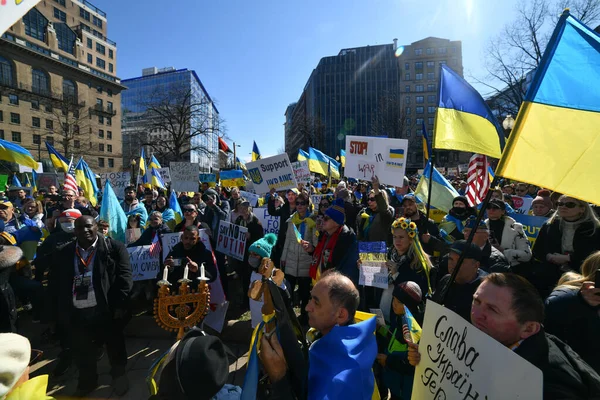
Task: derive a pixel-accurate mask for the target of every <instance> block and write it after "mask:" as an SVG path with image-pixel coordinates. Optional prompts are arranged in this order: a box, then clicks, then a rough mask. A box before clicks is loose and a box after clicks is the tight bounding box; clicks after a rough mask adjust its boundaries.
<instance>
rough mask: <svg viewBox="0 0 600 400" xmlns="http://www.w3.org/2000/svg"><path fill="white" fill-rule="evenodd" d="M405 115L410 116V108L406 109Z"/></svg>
mask: <svg viewBox="0 0 600 400" xmlns="http://www.w3.org/2000/svg"><path fill="white" fill-rule="evenodd" d="M404 114H406V115H410V107H406V108H405V109H404Z"/></svg>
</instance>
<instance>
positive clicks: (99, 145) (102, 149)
mask: <svg viewBox="0 0 600 400" xmlns="http://www.w3.org/2000/svg"><path fill="white" fill-rule="evenodd" d="M98 151H101V152H104V143H98Z"/></svg>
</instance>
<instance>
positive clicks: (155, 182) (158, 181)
mask: <svg viewBox="0 0 600 400" xmlns="http://www.w3.org/2000/svg"><path fill="white" fill-rule="evenodd" d="M150 165H152V164H150ZM150 176H151V178H152V179H151V184H152V186H154V187H157V188H161V189H166V188H167V185H165V181H163V179H162V177H161V176H160V172H158V169H156V168H154V167H152V168H150Z"/></svg>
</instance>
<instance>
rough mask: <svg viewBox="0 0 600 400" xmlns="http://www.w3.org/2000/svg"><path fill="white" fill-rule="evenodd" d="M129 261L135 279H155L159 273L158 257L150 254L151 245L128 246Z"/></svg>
mask: <svg viewBox="0 0 600 400" xmlns="http://www.w3.org/2000/svg"><path fill="white" fill-rule="evenodd" d="M127 252H128V253H129V262H130V263H131V272H132V277H133V280H134V281H145V280H148V279H154V278H156V276H157V275H158V269H159V260H158V257H156V256H155V257H153V256H152V255H150V245H147V246H137V247H128V248H127Z"/></svg>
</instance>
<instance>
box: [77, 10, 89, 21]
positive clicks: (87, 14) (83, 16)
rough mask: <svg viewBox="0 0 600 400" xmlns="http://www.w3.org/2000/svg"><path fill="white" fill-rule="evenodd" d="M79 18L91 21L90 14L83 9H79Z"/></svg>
mask: <svg viewBox="0 0 600 400" xmlns="http://www.w3.org/2000/svg"><path fill="white" fill-rule="evenodd" d="M79 16H80V17H81V18H83V19H85V20H86V21H89V20H90V12H89V11H86V10H85V9H84V8H83V7H79Z"/></svg>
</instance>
